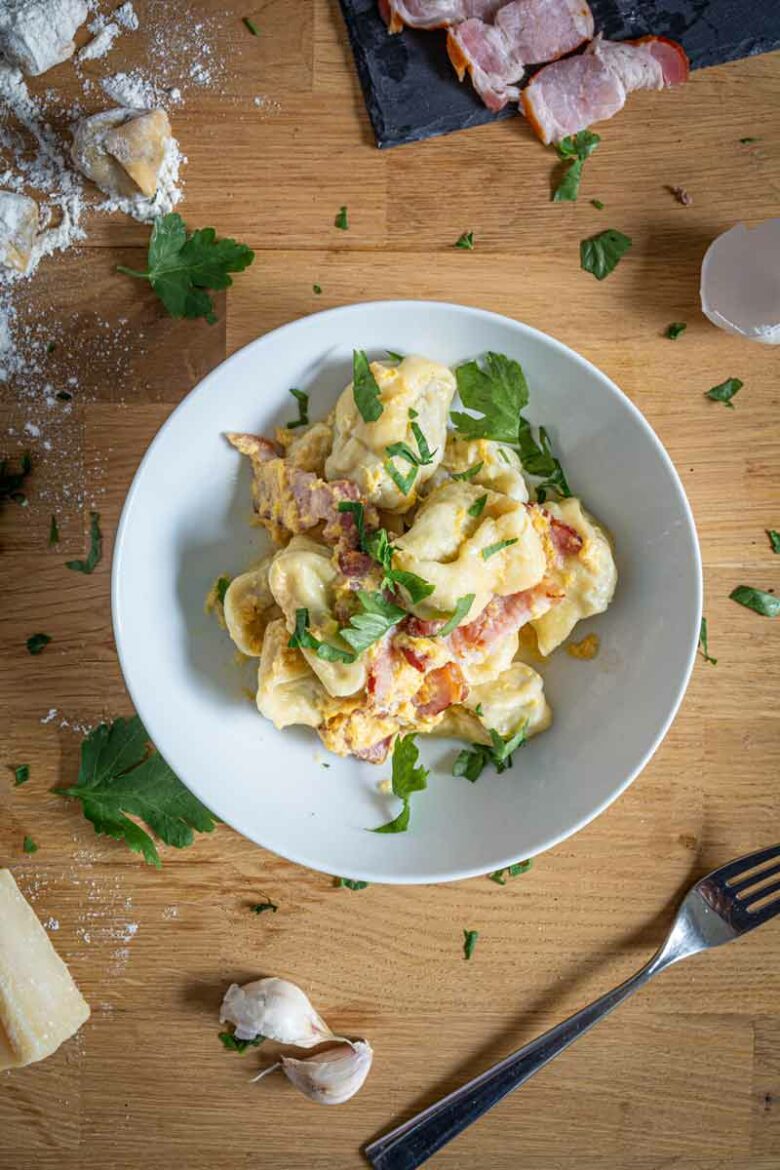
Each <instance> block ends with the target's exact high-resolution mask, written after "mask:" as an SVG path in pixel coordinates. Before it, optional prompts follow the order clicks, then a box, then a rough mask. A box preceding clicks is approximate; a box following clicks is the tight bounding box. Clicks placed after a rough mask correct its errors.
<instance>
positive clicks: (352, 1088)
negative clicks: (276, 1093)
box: [254, 1040, 374, 1105]
mask: <svg viewBox="0 0 780 1170" xmlns="http://www.w3.org/2000/svg"><path fill="white" fill-rule="evenodd" d="M373 1059H374V1052H373V1049H372V1048H371V1045H370V1044H369V1043H368V1041H367V1040H355V1041H354V1043H353V1042H352V1041H347V1042H346V1043H344V1044H340V1045H339V1046H338V1048H331V1049H329V1050H328V1051H327V1052H321V1053H318V1054H317V1055H316V1056H308V1057H307V1058H306V1059H305V1060H296V1059H295V1058H294V1057H292V1056H283V1057H282V1058H281V1060H280V1061H279V1063H278V1064H273V1065H271V1067H270V1068H267V1069H265V1070H264V1072H261V1073H260V1076H257V1077H255V1078H254V1080H256V1081H259V1080H260V1079H261V1078H262V1077H264V1076H267V1075H268V1073H270V1072H274V1071H275V1070H276V1069H278V1068H281V1070H282V1072H283V1073H284V1075H285V1076H286V1077H287V1079H288V1081H290V1082H291V1083H292V1084H293V1085H295V1087H296V1089H300V1091H301V1092H302V1093H303V1095H304V1097H308V1098H309V1100H310V1101H316V1102H317V1103H318V1104H319V1105H343V1103H344V1102H345V1101H349V1099H350V1097H354V1096H355V1093H357V1091H358V1089H360V1088H362V1086H363V1083H364V1081H365V1079H366V1077H367V1076H368V1073H369V1070H370V1068H371V1062H372V1061H373Z"/></svg>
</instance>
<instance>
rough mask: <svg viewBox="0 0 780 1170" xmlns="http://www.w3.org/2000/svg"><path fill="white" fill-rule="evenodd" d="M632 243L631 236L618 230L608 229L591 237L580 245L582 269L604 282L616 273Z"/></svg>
mask: <svg viewBox="0 0 780 1170" xmlns="http://www.w3.org/2000/svg"><path fill="white" fill-rule="evenodd" d="M632 243H633V240H632V239H631V237H630V236H624V235H623V233H622V232H619V231H617V229H616V228H607V230H606V231H603V232H599V233H598V234H597V235H595V236H589V237H588V238H587V239H586V240H582V241H581V243H580V267H581V268H582V269H583V270H584V271H585V272H590V273H591V275H592V276H595V277H596V280H604V278H605V277H607V276H609V274H610V272H614V270H615V268H616V267H617V265H618V264H619V263H620V260H621V258H622V257H623V256H625V254H626V252H627V251H628V250H629V248H630V247H631V245H632Z"/></svg>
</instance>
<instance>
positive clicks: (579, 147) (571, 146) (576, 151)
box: [553, 130, 601, 203]
mask: <svg viewBox="0 0 780 1170" xmlns="http://www.w3.org/2000/svg"><path fill="white" fill-rule="evenodd" d="M600 142H601V138H600V137H599V135H598V134H594V133H592V131H590V130H580V131H579V133H578V134H574V135H572V134H569V135H568V136H567V137H566V138H563V139H562V140H561V141H560V142H557V143H556V144H555V149H556V150H557V152H558V157H559V158H560V159H562V160H563V161H564V162H566V161H568V162H569V166H568V168H567V170H566V174H565V175H564V176H563V179H562V180H561V182H560V183H559V184H558V186H557V187H556V188H555V191H554V192H553V202H554V203H562V202H570V201H573V200H575V199H576V198H577V196H578V195H579V193H580V179H581V178H582V168H583V167H584V165H585V160H586V159H587V158H589V157H590V155H591V154H593V151H594V150H595V149H596V147H597V146H598V144H599V143H600Z"/></svg>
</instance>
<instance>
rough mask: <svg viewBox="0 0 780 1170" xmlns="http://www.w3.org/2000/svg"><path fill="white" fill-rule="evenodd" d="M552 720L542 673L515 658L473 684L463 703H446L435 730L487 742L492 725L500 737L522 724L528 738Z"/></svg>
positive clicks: (442, 733)
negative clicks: (478, 683)
mask: <svg viewBox="0 0 780 1170" xmlns="http://www.w3.org/2000/svg"><path fill="white" fill-rule="evenodd" d="M477 708H479V714H477V713H476V711H477ZM551 722H552V711H551V709H550V706H549V704H548V703H547V700H546V698H545V696H544V682H543V680H542V678H541V676H540V675H538V674H537V673H536V671H535V670H533V669H532V668H531V667H530V666H526V665H525V663H523V662H514V663H512V665H511V666H510V667H509V668H508V669H507V670H504V671H502V672H501V674H499V675H498V677H497V678H494V679H492V680H491V681H489V682H485V683H482V684H481V685H479V686H476V687H472V688H471V690H470V691H469V694H468V696H467V698H466V699H465V701H464V703H463V704H462V705H460V706H455V707H449V708H448V709H447V710H446V711H445V712H444V719H443V720H442V721H441V723H439V725H438V727H437V728H436V734H437V735H454V736H456V737H457V738H458V739H466V740H470V741H471V742H473V743H486V744H489V743H490V742H491V738H490V729H491V728H492V729H493V730H494V731H497V732H498V734H499V735H500V736H501V738H502V739H510V738H511V737H512V736H513V735H515V734H516V732H518V731H519V730H520V728H521V727H522V726H523V725H525V734H526V738H527V739H530V738H531V736H533V735H538V734H539V732H540V731H546V730H547V728H548V727H549V726H550V724H551Z"/></svg>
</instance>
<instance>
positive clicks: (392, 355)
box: [385, 349, 404, 362]
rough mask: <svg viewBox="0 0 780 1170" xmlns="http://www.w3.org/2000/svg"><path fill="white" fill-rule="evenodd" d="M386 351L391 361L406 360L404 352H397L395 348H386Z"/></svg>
mask: <svg viewBox="0 0 780 1170" xmlns="http://www.w3.org/2000/svg"><path fill="white" fill-rule="evenodd" d="M385 353H386V354H387V356H388V357H389V358H390V361H391V362H402V361H403V360H404V355H403V354H402V353H396V352H395V350H393V349H386V350H385Z"/></svg>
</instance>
